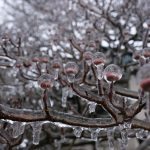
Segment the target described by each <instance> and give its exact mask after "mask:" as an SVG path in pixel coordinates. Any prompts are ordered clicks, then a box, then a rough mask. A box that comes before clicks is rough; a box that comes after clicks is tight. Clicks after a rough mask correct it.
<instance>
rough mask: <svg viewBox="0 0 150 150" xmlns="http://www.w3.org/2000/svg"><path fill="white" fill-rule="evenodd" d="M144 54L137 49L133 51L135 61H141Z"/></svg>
mask: <svg viewBox="0 0 150 150" xmlns="http://www.w3.org/2000/svg"><path fill="white" fill-rule="evenodd" d="M141 56H142V51H135V52H134V53H133V61H139V60H140V58H141Z"/></svg>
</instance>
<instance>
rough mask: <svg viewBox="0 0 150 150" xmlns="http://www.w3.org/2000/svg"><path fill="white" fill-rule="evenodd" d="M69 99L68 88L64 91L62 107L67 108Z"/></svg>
mask: <svg viewBox="0 0 150 150" xmlns="http://www.w3.org/2000/svg"><path fill="white" fill-rule="evenodd" d="M67 97H68V87H64V88H63V89H62V98H61V102H62V107H66V103H67Z"/></svg>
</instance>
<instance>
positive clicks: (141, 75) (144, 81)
mask: <svg viewBox="0 0 150 150" xmlns="http://www.w3.org/2000/svg"><path fill="white" fill-rule="evenodd" d="M138 81H139V84H140V87H141V89H143V90H144V91H148V92H150V64H145V65H143V66H142V67H141V68H140V70H139V71H138Z"/></svg>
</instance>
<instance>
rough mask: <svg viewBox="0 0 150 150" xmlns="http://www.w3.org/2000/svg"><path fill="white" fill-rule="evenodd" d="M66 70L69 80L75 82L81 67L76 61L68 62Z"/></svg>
mask: <svg viewBox="0 0 150 150" xmlns="http://www.w3.org/2000/svg"><path fill="white" fill-rule="evenodd" d="M64 71H65V73H66V75H67V78H68V81H69V82H70V83H73V82H74V80H75V75H76V74H77V73H78V71H79V67H78V66H77V64H76V63H75V62H68V63H67V64H66V66H65V68H64Z"/></svg>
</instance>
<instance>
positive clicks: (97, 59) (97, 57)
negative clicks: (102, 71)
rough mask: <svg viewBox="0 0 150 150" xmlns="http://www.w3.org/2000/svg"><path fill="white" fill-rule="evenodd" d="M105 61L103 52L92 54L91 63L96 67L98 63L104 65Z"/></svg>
mask: <svg viewBox="0 0 150 150" xmlns="http://www.w3.org/2000/svg"><path fill="white" fill-rule="evenodd" d="M105 62H106V57H105V55H104V53H101V52H96V53H95V54H94V55H93V64H94V65H95V66H96V67H97V66H99V65H104V64H105Z"/></svg>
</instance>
